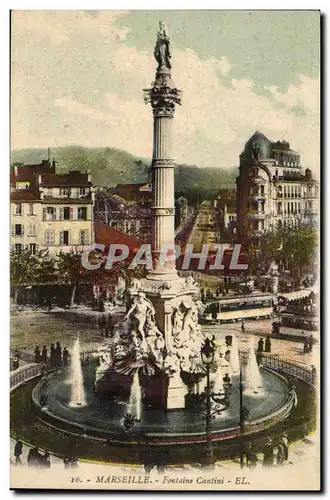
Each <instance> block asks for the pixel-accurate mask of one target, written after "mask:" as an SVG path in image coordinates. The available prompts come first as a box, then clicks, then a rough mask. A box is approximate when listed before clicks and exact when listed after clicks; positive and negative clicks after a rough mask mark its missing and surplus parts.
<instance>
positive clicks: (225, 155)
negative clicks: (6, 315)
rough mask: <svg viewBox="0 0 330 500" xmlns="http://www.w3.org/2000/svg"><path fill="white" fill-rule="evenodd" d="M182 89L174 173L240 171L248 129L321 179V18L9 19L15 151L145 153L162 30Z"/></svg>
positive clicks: (92, 14)
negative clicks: (283, 147)
mask: <svg viewBox="0 0 330 500" xmlns="http://www.w3.org/2000/svg"><path fill="white" fill-rule="evenodd" d="M159 20H163V21H165V23H166V24H167V27H168V31H169V34H170V37H171V43H172V79H173V81H174V82H175V84H176V86H177V87H178V88H179V89H181V90H182V91H183V96H182V101H183V102H182V106H181V107H177V110H176V115H175V119H174V124H173V133H174V137H173V156H174V159H175V161H176V162H177V163H188V164H194V165H198V166H201V167H219V168H227V167H234V166H236V167H237V166H238V161H239V154H240V153H241V151H242V150H243V148H244V144H245V142H246V141H247V140H248V139H249V137H250V136H251V135H252V134H253V132H254V131H255V130H259V131H260V132H263V133H264V134H265V135H266V136H267V137H268V138H269V139H271V140H283V139H285V140H288V141H289V142H290V145H291V147H292V149H294V150H296V151H299V152H300V154H301V163H302V165H303V167H306V168H307V167H309V168H312V170H313V171H314V172H315V173H317V172H318V170H319V163H320V162H319V156H320V144H319V143H320V137H319V136H320V131H319V126H320V118H319V107H320V103H319V99H320V95H319V91H320V89H319V87H320V53H319V51H320V39H319V38H320V34H319V24H320V20H319V12H318V11H251V12H249V11H124V12H120V11H110V10H109V11H90V10H89V11H77V10H76V11H50V10H48V11H13V12H12V26H11V41H12V43H11V142H12V144H11V146H12V149H19V148H47V147H48V146H50V147H56V146H65V145H73V144H74V145H81V146H87V147H115V148H120V149H124V150H126V151H128V152H130V153H133V154H135V155H137V156H141V157H144V158H151V154H152V112H151V109H150V106H146V105H145V104H144V101H143V93H142V89H144V88H148V87H149V86H150V84H151V82H152V81H153V80H154V75H155V70H156V61H155V60H154V57H153V50H154V45H155V40H156V33H157V28H158V21H159Z"/></svg>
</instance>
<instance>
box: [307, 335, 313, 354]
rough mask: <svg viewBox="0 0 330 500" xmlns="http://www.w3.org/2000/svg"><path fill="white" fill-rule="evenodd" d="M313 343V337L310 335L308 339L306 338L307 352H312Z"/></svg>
mask: <svg viewBox="0 0 330 500" xmlns="http://www.w3.org/2000/svg"><path fill="white" fill-rule="evenodd" d="M313 343H314V337H313V335H310V337H308V351H309V352H312V349H313Z"/></svg>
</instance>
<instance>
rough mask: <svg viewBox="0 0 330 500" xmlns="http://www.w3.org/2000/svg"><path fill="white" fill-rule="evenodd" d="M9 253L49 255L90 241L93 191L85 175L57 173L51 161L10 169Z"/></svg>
mask: <svg viewBox="0 0 330 500" xmlns="http://www.w3.org/2000/svg"><path fill="white" fill-rule="evenodd" d="M10 197H11V225H12V227H11V250H12V251H14V252H15V253H20V252H21V251H22V250H23V249H28V250H30V251H31V252H32V253H35V252H36V251H38V250H42V249H48V250H49V252H50V253H51V254H57V253H58V252H60V251H64V252H68V251H70V250H72V249H79V250H81V249H82V248H83V247H84V246H87V245H90V244H91V243H93V241H94V234H93V233H94V230H93V202H94V192H93V185H92V182H91V175H90V173H88V172H80V171H79V170H71V171H70V172H69V173H67V174H57V173H56V165H55V161H53V163H52V164H51V163H50V161H49V160H44V161H43V162H42V163H41V164H39V165H25V166H16V167H13V168H12V169H11V196H10Z"/></svg>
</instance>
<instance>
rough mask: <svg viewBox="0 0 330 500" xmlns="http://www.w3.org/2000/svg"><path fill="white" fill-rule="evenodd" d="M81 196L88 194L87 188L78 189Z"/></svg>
mask: <svg viewBox="0 0 330 500" xmlns="http://www.w3.org/2000/svg"><path fill="white" fill-rule="evenodd" d="M78 193H79V196H84V195H85V194H86V188H84V187H80V188H79V189H78Z"/></svg>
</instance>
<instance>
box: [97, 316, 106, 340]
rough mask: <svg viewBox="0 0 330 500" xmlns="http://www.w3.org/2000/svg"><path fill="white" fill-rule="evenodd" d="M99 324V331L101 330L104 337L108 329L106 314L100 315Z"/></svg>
mask: <svg viewBox="0 0 330 500" xmlns="http://www.w3.org/2000/svg"><path fill="white" fill-rule="evenodd" d="M98 323H99V329H100V334H101V337H103V335H104V329H105V327H106V319H105V315H104V314H100V315H99V320H98Z"/></svg>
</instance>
